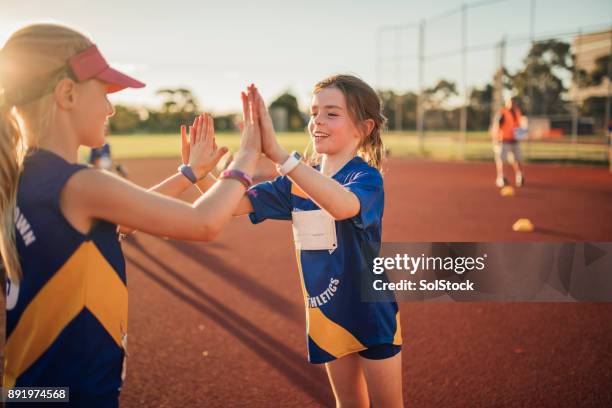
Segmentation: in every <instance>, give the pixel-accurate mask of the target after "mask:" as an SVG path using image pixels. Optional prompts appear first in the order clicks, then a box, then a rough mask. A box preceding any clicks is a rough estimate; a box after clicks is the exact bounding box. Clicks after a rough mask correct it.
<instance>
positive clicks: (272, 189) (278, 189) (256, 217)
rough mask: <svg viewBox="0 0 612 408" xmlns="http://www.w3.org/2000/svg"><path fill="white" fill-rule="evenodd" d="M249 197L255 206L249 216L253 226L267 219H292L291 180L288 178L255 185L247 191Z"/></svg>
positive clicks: (284, 177) (278, 178) (279, 178)
mask: <svg viewBox="0 0 612 408" xmlns="http://www.w3.org/2000/svg"><path fill="white" fill-rule="evenodd" d="M247 197H249V200H251V205H252V206H253V212H252V213H250V214H249V218H250V220H251V222H252V223H253V224H258V223H260V222H262V221H265V220H267V219H272V220H290V219H291V211H292V209H293V206H292V205H291V180H289V178H288V177H287V176H282V177H277V178H275V179H274V180H272V181H266V182H263V183H259V184H256V185H254V186H253V187H251V188H250V189H249V190H248V191H247Z"/></svg>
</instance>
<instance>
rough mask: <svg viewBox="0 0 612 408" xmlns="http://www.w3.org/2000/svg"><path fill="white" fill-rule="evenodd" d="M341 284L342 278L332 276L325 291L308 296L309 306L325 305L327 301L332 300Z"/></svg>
mask: <svg viewBox="0 0 612 408" xmlns="http://www.w3.org/2000/svg"><path fill="white" fill-rule="evenodd" d="M339 284H340V280H339V279H337V278H331V279H330V280H329V286H328V287H327V289H325V291H324V292H323V293H321V294H320V295H317V296H309V297H308V307H319V306H323V305H324V304H326V303H327V302H329V301H330V300H331V298H332V297H333V296H334V294H335V293H336V291H337V290H338V285H339Z"/></svg>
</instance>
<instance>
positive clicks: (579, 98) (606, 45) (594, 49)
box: [570, 30, 612, 104]
mask: <svg viewBox="0 0 612 408" xmlns="http://www.w3.org/2000/svg"><path fill="white" fill-rule="evenodd" d="M572 48H573V52H574V55H575V56H576V67H577V68H578V69H579V70H585V71H586V72H592V71H593V69H595V61H596V60H597V59H598V58H600V57H603V56H606V55H610V50H612V30H607V31H600V32H596V33H589V34H582V35H579V36H577V37H576V38H574V40H573V41H572ZM608 83H609V79H608V78H607V77H606V78H604V79H603V81H602V83H601V84H599V85H598V86H589V87H578V86H576V84H575V83H572V86H571V88H570V96H571V98H572V99H573V100H575V101H576V102H578V104H581V103H582V102H583V101H584V100H585V99H587V98H590V97H593V96H600V97H605V96H606V95H608Z"/></svg>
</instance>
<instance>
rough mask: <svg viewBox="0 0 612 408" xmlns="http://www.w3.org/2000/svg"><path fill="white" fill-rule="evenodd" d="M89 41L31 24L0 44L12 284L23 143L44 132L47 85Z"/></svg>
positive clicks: (3, 212)
mask: <svg viewBox="0 0 612 408" xmlns="http://www.w3.org/2000/svg"><path fill="white" fill-rule="evenodd" d="M91 45H92V42H91V40H90V39H89V38H87V37H86V36H84V35H83V34H81V33H79V32H78V31H76V30H73V29H71V28H69V27H65V26H61V25H57V24H31V25H28V26H25V27H22V28H21V29H19V30H17V31H15V32H14V33H13V34H12V35H11V36H10V37H9V39H8V40H7V41H6V43H5V44H4V46H3V47H2V48H0V217H1V218H2V227H1V229H0V255H1V258H0V260H1V261H2V263H3V264H4V269H5V271H6V275H7V276H8V278H9V279H10V280H11V282H12V283H14V284H19V282H20V281H21V278H22V270H21V266H20V263H19V258H18V254H17V247H16V244H15V212H16V211H15V210H16V201H17V183H18V181H19V174H20V172H21V167H22V163H23V157H24V155H25V152H26V146H27V147H35V146H37V145H38V144H39V142H40V139H41V137H42V135H43V134H44V129H45V128H46V127H47V124H48V121H49V120H50V117H51V115H52V112H53V109H54V106H55V105H54V104H53V103H52V94H51V93H50V92H49V91H50V90H52V89H53V88H54V87H55V85H56V84H57V82H58V81H59V80H60V79H61V78H62V77H63V76H65V75H66V70H65V69H64V68H65V64H66V61H67V60H68V59H69V58H70V57H71V56H73V55H75V54H77V53H78V52H81V51H82V50H84V49H86V48H87V47H89V46H91ZM17 119H19V121H18V120H17Z"/></svg>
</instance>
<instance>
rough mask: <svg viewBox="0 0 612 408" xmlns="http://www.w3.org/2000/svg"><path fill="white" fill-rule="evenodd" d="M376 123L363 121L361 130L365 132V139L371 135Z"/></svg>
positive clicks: (367, 120) (370, 120) (369, 120)
mask: <svg viewBox="0 0 612 408" xmlns="http://www.w3.org/2000/svg"><path fill="white" fill-rule="evenodd" d="M375 125H376V123H375V122H374V119H366V120H364V121H363V129H364V130H365V137H369V136H370V134H372V130H374V126H375Z"/></svg>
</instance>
